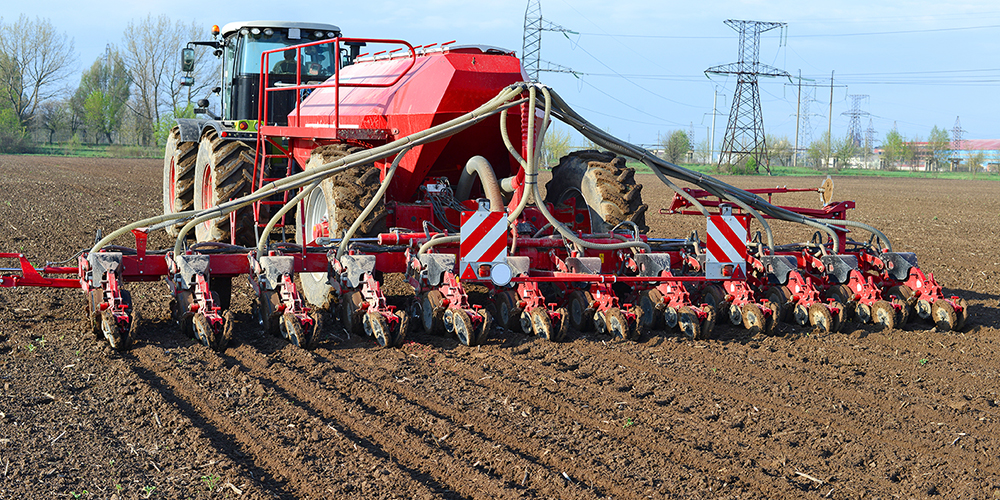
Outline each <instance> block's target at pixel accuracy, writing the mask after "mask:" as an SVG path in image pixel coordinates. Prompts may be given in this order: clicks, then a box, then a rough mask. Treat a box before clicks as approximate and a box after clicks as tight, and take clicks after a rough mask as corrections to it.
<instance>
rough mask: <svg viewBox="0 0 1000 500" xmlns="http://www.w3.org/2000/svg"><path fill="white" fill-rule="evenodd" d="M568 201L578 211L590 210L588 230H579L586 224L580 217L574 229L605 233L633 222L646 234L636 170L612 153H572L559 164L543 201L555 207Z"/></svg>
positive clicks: (553, 170)
mask: <svg viewBox="0 0 1000 500" xmlns="http://www.w3.org/2000/svg"><path fill="white" fill-rule="evenodd" d="M571 198H575V199H576V202H575V206H576V207H577V208H581V209H582V208H583V207H587V208H589V209H590V227H581V225H582V224H583V223H584V222H585V221H584V220H583V217H582V216H581V217H579V218H578V220H577V221H576V224H575V226H576V227H575V228H574V229H577V230H582V231H589V232H592V233H606V232H608V231H610V230H611V228H613V227H614V226H616V225H617V224H619V223H621V222H624V221H632V222H634V223H635V224H636V226H638V227H639V232H641V233H645V232H646V231H648V230H649V228H648V227H647V226H646V210H647V209H648V208H649V207H648V206H647V205H645V204H643V202H642V184H637V183H636V182H635V169H633V168H629V167H626V166H625V159H624V158H621V157H618V156H615V155H614V154H612V153H606V152H599V151H594V150H586V151H575V152H573V153H570V154H568V155H566V156H564V157H562V159H560V160H559V164H558V165H556V167H555V168H553V169H552V180H550V181H549V182H548V183H547V184H545V201H546V202H548V203H552V204H553V205H555V206H557V207H558V206H559V205H566V204H567V203H568V202H569V200H570V199H571Z"/></svg>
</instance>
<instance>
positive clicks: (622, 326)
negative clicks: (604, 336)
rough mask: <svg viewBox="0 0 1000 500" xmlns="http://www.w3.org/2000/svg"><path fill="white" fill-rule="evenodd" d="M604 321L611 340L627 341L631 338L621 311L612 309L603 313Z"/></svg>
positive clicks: (615, 308)
mask: <svg viewBox="0 0 1000 500" xmlns="http://www.w3.org/2000/svg"><path fill="white" fill-rule="evenodd" d="M604 321H605V324H607V329H608V334H610V335H611V338H613V339H621V340H628V339H630V338H631V335H630V332H629V324H628V321H626V320H625V315H624V314H622V311H621V309H619V308H617V307H612V308H610V309H608V310H607V311H605V312H604Z"/></svg>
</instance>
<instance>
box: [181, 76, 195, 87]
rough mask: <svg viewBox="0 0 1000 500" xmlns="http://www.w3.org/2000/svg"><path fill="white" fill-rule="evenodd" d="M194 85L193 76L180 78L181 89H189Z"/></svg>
mask: <svg viewBox="0 0 1000 500" xmlns="http://www.w3.org/2000/svg"><path fill="white" fill-rule="evenodd" d="M193 85H194V77H193V76H182V77H181V87H191V86H193Z"/></svg>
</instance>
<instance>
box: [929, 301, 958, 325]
mask: <svg viewBox="0 0 1000 500" xmlns="http://www.w3.org/2000/svg"><path fill="white" fill-rule="evenodd" d="M931 318H932V319H933V320H934V324H935V325H937V329H938V330H939V331H942V332H947V331H951V330H954V329H955V326H956V325H958V315H957V314H955V308H954V307H953V306H952V305H951V302H948V301H947V300H944V299H937V300H935V301H934V303H933V304H931Z"/></svg>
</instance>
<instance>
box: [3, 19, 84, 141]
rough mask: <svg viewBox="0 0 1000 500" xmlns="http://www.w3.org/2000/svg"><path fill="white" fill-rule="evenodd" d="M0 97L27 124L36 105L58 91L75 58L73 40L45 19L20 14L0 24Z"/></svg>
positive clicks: (53, 95) (36, 108)
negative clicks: (12, 19) (57, 30)
mask: <svg viewBox="0 0 1000 500" xmlns="http://www.w3.org/2000/svg"><path fill="white" fill-rule="evenodd" d="M0 54H2V55H0V100H2V101H3V102H4V104H6V107H7V108H8V109H11V110H13V112H14V114H15V115H16V116H17V117H18V120H20V122H21V124H22V125H27V124H28V123H29V121H30V120H31V118H32V117H33V116H34V115H35V113H36V112H37V110H38V108H39V106H41V105H42V103H44V102H46V101H47V100H49V99H51V98H53V97H56V96H58V95H59V93H60V92H61V86H60V84H61V83H62V82H63V81H64V80H65V79H66V78H67V77H68V76H69V75H70V71H71V70H72V65H73V63H74V62H75V61H76V55H75V54H74V52H73V39H72V38H69V37H67V36H66V34H65V33H57V32H56V29H55V27H54V26H52V23H51V22H50V21H49V20H48V19H40V18H35V19H34V20H31V19H29V18H28V16H25V15H21V17H20V18H18V20H17V22H15V23H13V24H2V23H0Z"/></svg>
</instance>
